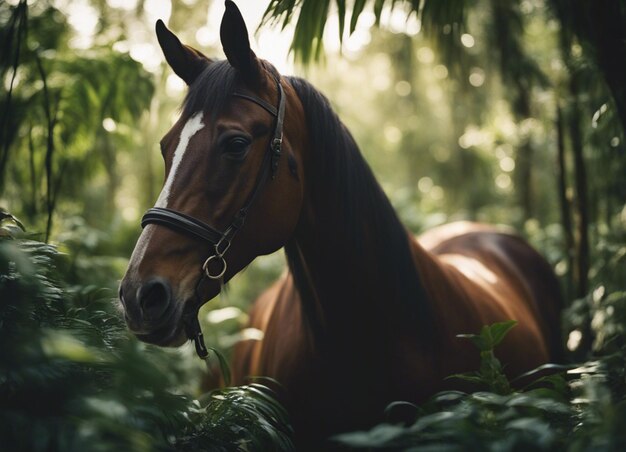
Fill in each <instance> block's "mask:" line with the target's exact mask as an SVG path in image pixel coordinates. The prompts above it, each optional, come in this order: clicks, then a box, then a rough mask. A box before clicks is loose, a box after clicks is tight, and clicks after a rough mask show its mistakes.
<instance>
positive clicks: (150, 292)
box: [139, 279, 171, 320]
mask: <svg viewBox="0 0 626 452" xmlns="http://www.w3.org/2000/svg"><path fill="white" fill-rule="evenodd" d="M170 298H171V297H170V288H169V284H167V283H166V282H165V281H163V280H162V279H153V280H152V281H150V282H148V283H146V284H145V285H144V286H142V287H141V289H139V305H140V306H141V310H142V311H143V317H144V319H146V320H158V319H159V318H161V317H162V316H163V314H165V312H166V311H167V308H168V307H169V305H170Z"/></svg>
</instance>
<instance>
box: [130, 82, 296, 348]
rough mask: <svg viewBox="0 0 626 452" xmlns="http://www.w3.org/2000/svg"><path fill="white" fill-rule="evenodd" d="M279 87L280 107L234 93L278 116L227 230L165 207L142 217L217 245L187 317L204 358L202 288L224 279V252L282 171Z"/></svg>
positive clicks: (282, 101)
mask: <svg viewBox="0 0 626 452" xmlns="http://www.w3.org/2000/svg"><path fill="white" fill-rule="evenodd" d="M276 86H277V90H278V107H277V108H275V107H274V106H273V105H271V104H269V103H268V102H266V101H264V100H263V99H260V98H258V97H256V96H252V95H249V94H244V93H240V92H234V93H233V94H232V96H234V97H239V98H241V99H246V100H248V101H250V102H253V103H255V104H257V105H258V106H260V107H261V108H263V109H264V110H266V111H267V112H269V113H270V114H271V115H272V116H274V117H275V118H276V125H275V126H274V134H273V137H272V138H271V140H270V143H269V147H268V150H267V152H266V153H265V156H264V157H263V161H262V162H261V170H260V171H259V173H258V175H257V179H256V183H255V185H254V188H253V189H252V192H251V193H250V195H249V196H248V199H247V200H246V202H245V203H244V205H243V207H242V208H241V209H239V211H238V212H237V213H236V214H235V217H234V218H233V220H232V221H231V223H230V224H229V225H228V227H227V228H226V229H225V230H224V231H220V230H219V229H216V228H214V227H212V226H209V225H208V224H206V223H204V222H202V221H200V220H198V219H197V218H194V217H192V216H190V215H187V214H185V213H183V212H178V211H176V210H172V209H168V208H165V207H153V208H152V209H148V211H147V212H146V213H145V214H144V216H143V217H142V219H141V227H142V228H145V227H146V226H147V225H149V224H157V225H161V226H165V227H168V228H170V229H173V230H175V231H177V232H181V233H183V234H187V235H190V236H193V237H195V238H198V239H201V240H204V241H206V242H209V243H210V244H211V245H213V250H212V254H211V255H210V256H209V257H208V258H207V259H206V260H205V261H204V263H203V264H202V270H201V274H202V276H201V277H200V279H199V281H198V283H197V284H196V290H195V295H196V303H195V305H194V306H193V308H192V309H191V310H190V311H189V312H187V313H186V314H185V317H184V322H185V330H186V333H187V337H189V339H192V340H193V341H194V345H195V347H196V353H197V354H198V356H200V358H203V359H204V358H206V357H207V356H208V350H207V348H206V346H205V344H204V339H203V335H202V330H201V329H200V323H199V322H198V309H199V308H200V306H201V305H202V302H201V299H200V294H199V288H200V286H201V285H202V283H203V282H204V280H205V278H209V279H213V280H222V278H223V277H224V274H225V273H226V269H227V264H226V260H225V259H224V255H225V254H226V252H227V251H228V249H229V248H230V244H231V242H232V240H233V238H234V237H235V235H236V234H237V232H239V230H240V229H241V228H242V227H243V225H244V223H245V221H246V217H247V215H248V213H249V212H250V208H251V207H252V206H253V204H254V202H255V201H256V200H257V199H258V197H259V194H260V193H261V191H262V189H263V187H264V186H265V183H266V182H267V180H268V176H270V177H271V179H272V180H273V179H274V178H275V177H276V172H277V171H278V162H279V160H280V154H281V145H282V141H283V122H284V119H285V92H284V91H283V87H282V85H281V84H280V81H279V80H278V79H276ZM215 266H217V271H215V272H212V271H211V267H215Z"/></svg>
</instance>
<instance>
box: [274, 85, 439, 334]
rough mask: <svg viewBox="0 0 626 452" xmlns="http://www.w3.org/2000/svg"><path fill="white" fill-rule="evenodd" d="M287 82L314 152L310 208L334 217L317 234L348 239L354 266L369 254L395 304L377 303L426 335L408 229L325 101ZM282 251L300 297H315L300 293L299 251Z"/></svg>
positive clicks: (426, 315)
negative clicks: (323, 208) (321, 209)
mask: <svg viewBox="0 0 626 452" xmlns="http://www.w3.org/2000/svg"><path fill="white" fill-rule="evenodd" d="M287 80H288V81H289V83H290V84H291V86H292V87H293V88H294V90H295V91H296V93H297V95H298V97H299V98H300V101H301V102H302V105H303V107H304V111H305V115H306V123H307V124H306V125H307V129H308V133H309V137H310V138H309V139H310V140H311V141H312V149H313V152H314V153H315V154H314V157H313V159H312V160H313V161H314V163H313V165H314V168H313V173H312V174H313V177H311V178H309V180H310V181H311V184H312V187H311V194H312V202H313V204H314V206H315V205H316V204H317V205H318V206H321V205H325V206H328V205H329V204H331V207H330V211H331V212H333V215H334V216H333V218H332V221H331V223H332V228H331V230H328V231H323V232H322V234H324V237H325V238H324V240H327V239H326V237H327V236H328V237H329V240H330V237H341V240H342V241H344V243H345V242H346V241H347V242H348V246H349V248H350V250H351V251H352V252H353V253H354V254H352V255H351V256H348V259H350V261H351V262H354V263H357V265H358V263H364V262H372V253H373V258H374V259H373V260H374V262H376V263H377V264H378V265H377V267H376V271H375V274H376V276H377V277H379V278H381V280H382V281H386V283H387V285H388V287H389V291H388V293H387V297H388V300H393V301H394V302H395V303H396V304H395V306H394V305H392V304H388V301H387V300H381V303H383V304H385V305H387V306H388V308H389V309H394V308H400V309H401V311H403V313H402V314H403V315H407V316H408V317H407V318H406V320H407V321H409V322H410V323H411V324H412V325H414V326H420V328H419V331H420V332H421V333H423V334H424V335H428V334H429V332H430V330H431V326H432V322H431V319H432V316H431V312H430V309H429V304H428V302H427V299H426V292H425V290H424V288H423V286H422V284H421V282H420V280H419V276H418V273H417V269H416V268H415V263H414V261H413V256H412V252H411V246H410V244H409V241H408V234H407V230H406V229H405V227H404V225H403V224H402V223H401V221H400V219H399V218H398V216H397V214H396V212H395V210H394V208H393V206H392V205H391V203H390V201H389V199H388V198H387V196H386V194H385V193H384V191H383V189H382V187H381V186H380V184H379V183H378V181H377V180H376V178H375V176H374V174H373V172H372V170H371V168H370V167H369V165H368V164H367V162H366V161H365V159H364V158H363V156H362V154H361V151H360V150H359V147H358V145H357V144H356V142H355V141H354V138H353V137H352V134H351V133H350V131H349V130H348V129H347V128H346V126H345V125H344V124H343V123H342V122H341V120H340V119H339V117H338V116H337V115H336V113H335V112H334V111H333V109H332V107H331V105H330V103H329V101H328V99H327V98H326V97H325V96H324V95H323V94H322V93H320V92H319V91H318V90H317V89H315V87H313V85H311V84H310V83H309V82H308V81H306V80H304V79H302V78H298V77H287ZM328 194H331V196H328ZM332 204H334V205H332ZM314 208H315V207H314ZM340 231H341V232H343V233H341V232H340ZM366 234H367V235H368V236H370V237H374V238H375V240H373V241H370V242H369V243H371V242H375V243H376V244H377V246H376V245H375V246H374V247H370V248H367V247H365V246H363V245H364V244H365V243H366ZM285 250H286V254H287V260H288V263H289V267H290V269H291V272H292V274H293V276H294V281H295V283H296V286H297V287H298V290H299V291H300V293H301V296H303V297H304V298H308V297H310V296H312V295H314V294H308V296H307V294H304V293H303V292H306V291H307V290H310V289H307V288H308V287H309V284H308V283H307V278H308V277H307V274H306V271H307V270H306V268H304V265H305V264H304V262H303V261H302V257H301V255H300V252H299V251H298V250H297V249H296V247H295V246H294V244H293V243H290V244H288V245H287V246H286V247H285ZM368 257H369V259H368ZM364 308H365V307H364Z"/></svg>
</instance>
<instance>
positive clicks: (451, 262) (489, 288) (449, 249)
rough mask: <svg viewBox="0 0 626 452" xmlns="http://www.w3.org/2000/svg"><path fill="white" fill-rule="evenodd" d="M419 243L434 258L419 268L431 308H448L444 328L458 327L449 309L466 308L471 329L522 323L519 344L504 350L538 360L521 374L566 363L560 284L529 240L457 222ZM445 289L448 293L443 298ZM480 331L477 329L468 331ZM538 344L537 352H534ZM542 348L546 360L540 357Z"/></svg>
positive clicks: (514, 333) (510, 344) (511, 343)
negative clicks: (545, 365)
mask: <svg viewBox="0 0 626 452" xmlns="http://www.w3.org/2000/svg"><path fill="white" fill-rule="evenodd" d="M417 242H418V243H419V245H416V246H417V247H421V248H423V250H425V252H426V253H427V254H429V255H430V259H424V258H423V257H422V258H421V259H420V262H419V263H418V264H417V267H418V271H420V273H422V275H421V276H422V280H423V283H424V285H425V286H426V290H427V292H428V293H429V294H431V297H430V298H431V303H434V304H436V305H437V304H438V305H440V306H446V308H444V309H446V310H447V311H448V312H447V313H446V314H444V317H445V319H446V320H444V323H452V324H453V323H454V322H453V321H452V322H451V321H450V317H451V316H452V317H454V313H452V312H450V310H451V309H454V308H458V307H459V303H462V304H463V306H461V307H460V311H461V312H462V313H464V319H465V322H460V323H461V324H463V323H465V324H466V325H467V327H471V324H472V323H473V324H474V328H477V327H478V328H479V327H480V326H481V325H484V324H489V323H493V322H494V321H503V320H509V319H512V320H517V321H518V325H517V326H516V328H514V329H513V330H512V331H511V333H510V336H512V338H515V337H516V338H517V340H516V342H517V343H514V342H515V341H514V340H513V339H507V341H505V343H503V347H504V348H505V349H508V352H505V353H503V355H507V354H509V353H510V354H513V355H514V356H515V355H519V353H520V351H524V350H527V351H528V352H529V353H528V355H529V356H533V357H534V358H535V360H536V362H535V363H527V364H526V365H525V364H520V366H519V367H520V369H519V370H523V369H522V368H523V367H527V366H528V365H534V364H537V365H538V364H542V363H544V362H546V361H548V360H552V361H559V360H560V359H561V357H562V345H561V344H562V341H561V332H560V311H561V307H562V299H561V294H560V286H559V282H558V280H557V278H556V276H555V274H554V272H553V270H552V268H551V266H550V264H549V263H548V262H547V261H546V260H545V259H544V258H543V257H542V256H541V255H540V254H539V253H538V252H537V251H536V250H535V249H533V248H532V247H531V246H530V245H529V244H528V243H527V242H526V241H525V240H524V239H522V238H521V237H520V236H518V235H516V234H515V233H514V232H513V231H512V230H511V229H508V228H507V229H503V228H496V227H493V226H487V225H483V224H478V223H470V222H457V223H451V224H448V225H444V226H440V227H437V228H434V229H432V230H430V231H428V232H427V233H425V234H423V235H422V236H420V237H419V238H418V239H417ZM425 267H430V268H425ZM433 269H434V270H433ZM429 271H430V274H431V275H430V276H429V275H428V273H429ZM433 274H434V275H436V276H435V277H434V279H433V277H432V275H433ZM424 276H426V277H424ZM442 285H443V286H445V287H446V288H447V292H445V291H444V293H442V290H441V289H440V287H441V286H442ZM442 297H443V298H445V300H444V299H442ZM450 297H454V301H453V300H452V299H451V298H450ZM455 302H456V304H455ZM477 323H480V324H481V325H478V324H477ZM516 330H517V331H516ZM476 332H478V330H477V329H475V330H473V331H472V330H468V331H464V333H476ZM457 333H458V332H457ZM507 342H508V344H507ZM524 343H526V344H528V345H526V346H524ZM533 343H534V344H535V345H536V348H535V349H534V350H532V349H530V347H531V346H532V345H531V344H533ZM542 348H543V349H545V354H546V356H541V355H542V354H543V353H542V352H541V349H542ZM508 360H509V361H510V360H511V356H508ZM514 360H515V358H513V361H514ZM506 361H507V359H506V357H505V362H506ZM513 367H516V366H513ZM526 370H528V369H526Z"/></svg>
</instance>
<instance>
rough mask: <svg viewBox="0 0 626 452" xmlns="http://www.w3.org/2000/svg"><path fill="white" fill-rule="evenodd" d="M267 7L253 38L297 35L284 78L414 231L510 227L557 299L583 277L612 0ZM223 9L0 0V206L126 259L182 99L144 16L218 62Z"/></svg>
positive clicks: (602, 222)
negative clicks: (311, 93)
mask: <svg viewBox="0 0 626 452" xmlns="http://www.w3.org/2000/svg"><path fill="white" fill-rule="evenodd" d="M245 3H246V2H242V5H241V6H242V8H243V9H244V15H245V10H246V7H247V6H246V4H245ZM268 3H269V4H268V5H267V10H266V11H265V14H264V16H263V24H264V26H263V27H262V28H261V29H260V31H259V32H258V33H257V37H258V38H259V39H262V38H263V36H264V33H266V31H267V30H269V29H270V28H271V25H278V26H280V27H286V28H287V30H288V31H294V30H295V31H294V37H293V43H292V51H293V56H294V57H295V60H296V62H297V63H298V64H297V65H296V68H295V72H299V73H303V74H305V75H306V76H307V77H309V78H311V79H312V80H313V81H314V82H315V83H316V84H317V85H318V87H319V88H320V89H321V90H322V91H323V92H325V93H326V94H327V95H328V97H329V98H330V99H331V101H332V102H333V103H334V105H335V107H336V108H337V110H338V111H339V113H340V115H341V117H342V118H343V119H344V121H345V122H346V123H347V125H348V126H349V128H350V129H351V130H352V132H353V133H354V134H355V136H356V137H357V141H358V142H359V144H360V146H361V148H362V150H363V152H364V153H365V155H366V157H367V158H368V160H369V161H370V163H371V164H372V166H373V167H374V169H375V171H376V173H377V174H378V175H379V178H380V180H381V182H382V183H383V185H384V186H385V188H386V190H387V193H388V194H389V196H390V197H391V198H392V200H393V202H394V204H395V205H396V206H397V208H398V209H399V211H400V213H401V215H402V216H403V218H404V220H405V221H406V222H407V224H408V225H409V226H410V227H411V228H412V229H413V230H414V231H415V232H419V231H421V230H422V229H424V228H426V227H429V226H433V225H435V224H438V223H441V222H444V221H449V220H454V219H471V220H479V221H488V222H500V223H506V224H511V225H514V226H515V227H516V228H517V229H518V230H520V231H522V232H523V233H525V234H527V235H528V236H529V237H530V238H531V239H532V240H535V242H536V243H537V244H539V245H540V247H541V248H543V251H544V254H547V255H548V258H549V259H550V260H551V261H552V262H553V263H554V265H555V266H556V269H557V272H558V273H559V274H560V275H561V276H563V281H564V288H565V290H566V291H567V293H568V296H570V297H573V296H577V297H581V296H583V295H585V294H586V293H587V292H588V291H589V287H590V283H589V276H590V275H591V276H592V277H593V276H594V275H596V274H597V273H598V270H597V269H596V268H595V267H594V264H595V263H596V262H598V258H599V257H600V256H599V253H601V252H603V251H602V250H603V248H602V247H603V246H605V245H606V246H609V247H610V245H609V244H608V242H607V240H608V241H609V242H611V243H616V242H618V241H619V240H617V239H619V237H620V234H623V230H624V221H625V220H624V216H626V213H625V212H624V200H625V199H626V182H625V181H624V178H623V177H621V175H623V174H624V170H625V169H626V168H625V161H626V160H625V156H624V154H625V152H624V149H625V145H624V137H623V125H624V123H625V119H624V118H625V117H626V113H625V108H624V107H623V106H624V105H626V100H625V99H624V96H625V94H624V90H625V88H624V87H623V85H624V83H623V80H624V79H625V78H624V77H623V75H624V71H625V68H624V67H625V66H626V63H624V61H626V59H625V58H623V56H624V53H625V52H626V44H624V43H625V42H626V40H625V39H624V33H626V31H625V29H626V25H625V23H624V21H625V17H626V13H625V12H624V8H625V7H624V4H623V2H608V6H606V7H604V6H601V4H603V2H596V3H594V4H593V5H589V4H587V3H586V2H580V4H578V3H576V4H575V7H573V6H572V5H571V4H570V3H569V2H562V1H560V0H545V1H544V0H523V1H520V0H506V1H495V0H473V1H471V2H462V1H455V0H449V1H445V2H442V1H429V0H426V1H423V2H421V1H399V0H393V1H383V0H381V1H378V0H377V1H365V0H357V1H354V2H345V1H339V0H337V1H330V0H324V1H313V0H299V1H292V0H272V1H270V2H268ZM219 7H221V4H220V2H211V1H209V0H197V1H193V0H186V1H182V0H181V1H173V2H169V1H166V2H154V1H149V0H142V1H138V0H135V1H131V2H119V1H116V0H110V1H95V0H94V1H87V0H84V1H82V0H81V1H71V0H63V1H62V0H56V1H53V0H49V1H46V0H41V1H35V2H30V3H29V2H24V1H19V0H13V1H9V2H5V3H3V5H2V6H0V8H1V9H0V18H1V20H2V28H1V30H0V32H1V33H2V34H1V36H0V38H1V39H2V41H3V47H2V49H3V50H2V54H1V57H0V75H1V76H2V79H3V81H4V83H3V92H2V100H1V102H2V110H1V113H2V117H1V118H0V139H1V140H0V189H1V190H2V191H1V192H0V193H1V196H2V197H1V198H0V199H2V204H3V206H5V207H6V208H8V209H9V210H10V211H11V212H13V213H15V214H17V215H18V216H19V217H20V218H22V219H24V220H25V221H26V223H27V224H29V225H30V227H31V228H32V229H33V230H37V231H41V232H42V234H44V238H45V239H46V240H48V239H51V240H60V241H62V242H63V243H66V244H71V246H74V247H76V248H77V251H79V255H82V254H81V253H83V252H86V253H87V255H88V256H93V255H94V254H95V255H99V256H108V257H109V258H110V259H109V260H108V263H107V262H105V261H106V260H105V259H100V264H101V265H103V266H105V267H106V266H107V265H108V266H110V267H111V266H112V267H113V268H114V269H115V270H116V271H121V269H122V268H123V265H124V262H123V259H124V258H125V257H127V256H128V255H129V254H130V250H131V249H132V243H133V241H134V238H135V237H136V235H137V234H138V231H139V229H138V223H139V218H140V216H141V213H142V212H143V211H144V210H145V209H146V208H147V207H149V206H151V205H152V204H153V202H154V199H156V196H157V194H158V192H159V189H160V184H161V181H162V171H163V170H162V165H161V162H160V158H159V156H158V152H157V142H158V140H157V137H159V136H160V135H162V134H163V133H164V132H165V131H166V130H167V129H168V128H169V124H170V123H171V121H172V118H173V117H175V115H176V114H177V111H176V109H177V106H178V104H179V102H180V100H181V99H182V97H183V95H184V90H183V86H182V85H181V83H180V82H179V81H177V80H176V79H175V77H174V76H173V75H172V74H171V72H170V71H169V70H168V69H167V68H166V67H165V66H164V64H163V60H162V58H161V57H160V53H159V51H158V48H157V47H156V46H155V40H154V38H153V35H152V33H153V31H152V27H153V21H154V19H156V18H157V17H158V16H159V15H161V16H164V17H165V18H169V25H170V26H171V27H172V28H173V29H174V30H176V31H177V32H178V33H179V34H180V36H181V38H182V39H183V40H184V41H185V42H188V43H190V44H191V45H195V46H196V47H198V48H201V49H202V50H203V51H204V52H205V53H207V54H209V55H215V56H219V55H220V54H221V50H220V49H219V42H218V41H217V40H216V39H215V38H216V37H217V32H216V30H212V29H210V28H209V27H208V26H207V22H208V21H209V16H210V12H211V11H214V10H217V9H218V8H219ZM256 9H258V7H256ZM207 12H208V13H207ZM250 28H253V27H250ZM266 34H267V33H266ZM211 35H214V36H212V37H211ZM207 44H208V45H207ZM261 56H263V55H261ZM314 60H318V63H315V64H312V65H308V66H306V65H304V63H310V62H311V61H314ZM319 60H321V63H319ZM276 63H277V64H279V65H282V64H284V62H282V61H280V62H276ZM287 64H288V65H289V63H287ZM72 234H74V236H73V237H71V236H72ZM77 236H79V237H80V240H74V239H76V238H77ZM621 237H623V235H622V236H621ZM79 261H80V259H79ZM88 261H89V260H85V261H84V262H83V264H84V265H85V266H86V267H90V268H91V267H93V265H95V264H94V263H93V260H91V261H90V262H88ZM278 261H280V259H279V258H274V259H273V261H272V262H278ZM270 266H271V265H270ZM78 270H79V269H78V263H77V271H78ZM275 274H276V271H271V272H270V275H275ZM109 284H110V285H114V283H113V281H109ZM246 296H252V293H246Z"/></svg>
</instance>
